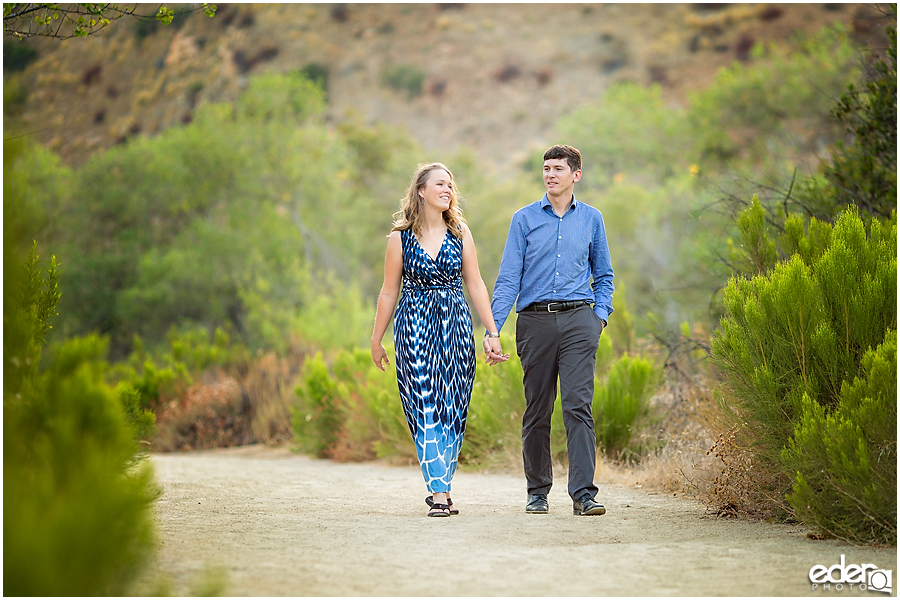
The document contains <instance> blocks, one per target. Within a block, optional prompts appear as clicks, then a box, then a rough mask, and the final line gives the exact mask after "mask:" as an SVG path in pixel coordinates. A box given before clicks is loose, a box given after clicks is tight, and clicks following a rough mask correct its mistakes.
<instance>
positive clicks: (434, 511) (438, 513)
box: [428, 502, 450, 517]
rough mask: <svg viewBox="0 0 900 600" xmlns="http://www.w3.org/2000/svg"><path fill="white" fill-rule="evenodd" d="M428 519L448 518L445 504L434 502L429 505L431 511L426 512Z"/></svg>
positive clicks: (448, 508)
mask: <svg viewBox="0 0 900 600" xmlns="http://www.w3.org/2000/svg"><path fill="white" fill-rule="evenodd" d="M428 516H429V517H449V516H450V507H449V506H447V505H446V504H441V503H440V502H435V503H434V504H432V505H431V510H429V511H428Z"/></svg>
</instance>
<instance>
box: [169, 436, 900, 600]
mask: <svg viewBox="0 0 900 600" xmlns="http://www.w3.org/2000/svg"><path fill="white" fill-rule="evenodd" d="M153 462H154V463H155V466H156V470H157V477H158V480H159V482H160V483H161V484H162V486H163V488H164V490H165V492H164V494H163V496H162V498H161V499H160V501H159V504H158V522H159V531H160V538H161V542H162V544H161V549H160V552H159V555H158V557H157V560H156V567H155V568H156V569H158V571H157V572H161V573H165V574H166V575H167V576H168V577H170V578H171V579H172V583H173V589H172V590H171V591H172V592H173V593H175V594H185V593H188V591H189V590H190V589H191V588H190V586H191V585H194V584H195V583H196V581H197V580H198V578H201V577H202V574H203V573H204V572H208V571H209V569H210V568H218V569H219V570H220V571H221V572H224V574H225V580H226V581H227V584H226V587H225V590H224V591H225V593H226V594H228V595H235V596H360V595H365V596H419V595H422V596H663V595H665V596H715V595H740V596H770V595H774V596H783V595H789V596H794V595H811V594H812V595H822V594H823V592H822V590H817V591H816V592H813V591H812V590H811V585H810V583H809V581H808V573H809V569H810V567H812V566H813V565H816V564H823V565H826V566H829V565H832V564H834V563H837V562H838V561H839V560H840V555H841V554H845V555H846V562H847V563H848V564H850V563H855V564H862V563H873V564H876V565H878V566H879V567H880V568H882V569H892V570H893V571H894V572H895V573H896V566H897V552H896V550H895V549H873V548H855V547H853V546H850V545H846V544H842V543H839V542H835V541H812V540H809V539H807V538H806V535H805V534H806V532H805V531H804V530H802V529H801V528H799V527H797V526H788V525H772V524H766V523H751V522H743V521H735V520H723V519H717V518H714V517H711V516H709V515H708V514H707V512H706V511H705V510H704V509H703V507H702V506H701V505H700V504H699V503H697V502H695V501H692V500H686V499H682V498H672V497H670V496H666V495H662V494H654V493H652V492H645V491H642V490H636V489H632V488H627V487H621V486H613V485H603V484H600V493H599V494H598V499H599V500H600V501H601V502H603V503H604V504H605V505H606V507H607V509H608V512H607V514H606V515H604V516H601V517H575V516H573V515H572V512H571V502H570V501H569V498H568V496H567V495H566V493H565V484H564V481H561V482H559V483H558V484H557V486H556V487H554V489H553V490H552V491H551V493H550V514H549V515H546V516H535V515H527V514H525V512H524V500H525V492H524V480H523V479H522V478H521V477H516V476H506V475H484V474H476V473H463V472H460V473H457V476H456V478H455V479H454V493H453V496H454V500H455V502H456V504H457V506H458V507H459V508H460V511H461V514H460V516H458V517H451V518H445V519H428V518H426V517H425V513H426V511H427V507H426V506H425V504H424V501H423V499H424V497H425V495H426V493H425V489H424V484H423V482H422V476H421V472H420V471H419V470H418V468H417V467H402V468H398V467H388V466H384V465H381V464H373V463H364V464H337V463H333V462H330V461H325V460H315V459H310V458H307V457H303V456H296V455H293V454H291V453H290V451H289V450H287V449H284V448H280V449H271V448H264V447H260V446H250V447H244V448H233V449H224V450H213V451H204V452H189V453H182V454H158V455H154V456H153ZM557 479H559V477H558V476H557ZM357 494H359V495H362V496H365V497H366V498H367V501H366V502H365V503H364V504H361V503H360V502H358V501H357V500H356V495H357ZM848 593H850V592H849V590H848V589H846V586H845V589H844V591H843V592H836V591H831V592H824V595H826V596H828V595H832V594H834V595H846V594H848ZM852 593H853V594H854V595H867V596H874V597H879V596H883V595H884V594H878V593H875V592H871V591H869V592H861V593H859V592H857V591H856V590H854V592H852Z"/></svg>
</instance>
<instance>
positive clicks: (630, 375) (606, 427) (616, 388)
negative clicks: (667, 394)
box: [593, 354, 660, 458]
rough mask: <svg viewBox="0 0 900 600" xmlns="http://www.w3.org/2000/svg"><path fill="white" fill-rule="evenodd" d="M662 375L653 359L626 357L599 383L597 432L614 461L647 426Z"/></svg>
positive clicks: (595, 392) (615, 364) (599, 441)
mask: <svg viewBox="0 0 900 600" xmlns="http://www.w3.org/2000/svg"><path fill="white" fill-rule="evenodd" d="M659 376H660V371H659V369H657V368H656V367H655V366H654V365H653V363H652V362H651V361H650V360H648V359H646V358H643V357H633V356H629V355H627V354H626V355H623V356H622V357H621V358H619V359H618V360H616V361H615V362H614V363H613V364H612V365H611V366H610V368H609V373H608V374H607V376H606V379H605V381H600V380H598V381H596V382H595V384H594V405H593V410H594V432H595V434H596V436H597V444H598V445H599V446H600V447H601V448H603V451H604V452H606V454H607V455H608V456H610V457H611V458H618V457H620V456H621V455H622V454H623V452H625V451H626V450H629V449H631V448H630V447H631V445H632V441H633V438H634V436H635V434H636V433H637V432H638V431H639V429H640V428H641V426H642V425H646V422H647V420H648V418H649V417H650V398H651V396H652V395H653V393H654V392H655V391H656V388H657V387H658V385H659Z"/></svg>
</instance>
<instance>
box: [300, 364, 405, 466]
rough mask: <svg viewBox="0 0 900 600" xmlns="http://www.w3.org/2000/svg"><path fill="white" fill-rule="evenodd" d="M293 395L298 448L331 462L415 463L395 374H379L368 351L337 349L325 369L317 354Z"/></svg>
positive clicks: (393, 372) (386, 371) (393, 371)
mask: <svg viewBox="0 0 900 600" xmlns="http://www.w3.org/2000/svg"><path fill="white" fill-rule="evenodd" d="M388 350H389V352H390V349H388ZM296 394H297V403H296V405H295V406H294V407H293V410H292V412H293V418H292V423H293V426H294V431H295V433H296V436H295V441H296V442H297V449H298V450H300V451H302V452H309V453H312V454H315V455H316V456H320V457H323V458H334V459H337V460H365V459H371V458H375V457H378V458H386V459H393V460H396V459H400V458H402V459H403V460H404V462H405V461H406V459H409V458H412V459H415V457H416V452H415V447H414V446H413V442H412V438H411V436H410V434H409V429H408V427H407V425H406V417H405V416H404V414H403V407H402V405H401V403H400V394H399V392H398V390H397V377H396V371H395V370H394V369H392V368H388V369H386V370H385V372H382V371H381V370H380V369H378V368H377V367H376V366H375V365H374V364H373V363H372V358H371V356H370V354H369V352H368V351H365V350H362V349H355V350H340V351H338V352H337V353H336V354H335V356H334V359H333V362H332V368H331V369H329V366H328V364H327V363H326V361H325V358H324V357H323V356H322V354H321V353H317V354H316V355H315V356H313V357H312V358H310V359H307V361H306V364H305V365H304V369H303V374H302V375H301V378H300V382H299V383H298V385H297V388H296Z"/></svg>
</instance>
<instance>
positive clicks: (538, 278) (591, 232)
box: [485, 146, 613, 515]
mask: <svg viewBox="0 0 900 600" xmlns="http://www.w3.org/2000/svg"><path fill="white" fill-rule="evenodd" d="M580 179H581V153H580V152H579V151H578V150H576V149H575V148H573V147H571V146H553V147H551V148H550V149H548V150H547V151H546V152H545V153H544V186H545V187H546V189H547V193H546V194H545V195H544V197H543V198H542V199H541V200H540V201H539V202H535V203H533V204H530V205H528V206H526V207H524V208H522V209H520V210H518V211H516V213H515V214H514V215H513V218H512V223H510V226H509V235H508V237H507V239H506V247H505V248H504V250H503V260H502V262H501V264H500V273H499V274H498V276H497V283H496V284H495V285H494V299H493V302H492V303H491V312H492V313H493V315H494V321H495V322H496V325H497V331H498V332H499V330H500V329H501V328H502V327H503V324H504V322H505V321H506V318H507V316H508V315H509V311H510V309H511V308H512V306H513V303H514V302H516V311H517V312H518V316H517V318H516V351H517V353H518V355H519V358H520V359H521V362H522V369H523V371H524V376H523V381H524V384H525V403H526V405H525V414H524V416H523V417H522V458H523V461H524V464H525V479H526V481H527V483H528V503H527V505H526V507H525V511H526V512H528V513H531V514H546V513H547V512H548V511H549V505H548V502H547V493H548V492H549V491H550V486H551V485H552V484H553V472H552V464H551V457H550V416H551V414H552V412H553V402H554V401H555V400H556V380H557V378H559V389H560V396H561V400H562V409H563V422H564V423H565V426H566V443H567V448H568V453H569V486H568V492H569V496H570V497H571V498H572V500H573V502H574V504H573V507H574V513H575V514H576V515H602V514H605V513H606V508H605V507H604V506H603V505H602V504H600V503H598V502H597V501H596V500H595V499H594V496H595V495H596V494H597V491H598V489H597V487H596V486H595V485H594V467H595V464H596V438H595V436H594V419H593V416H592V413H591V405H592V401H593V397H594V367H595V363H596V357H597V345H598V343H599V341H600V334H601V333H602V332H603V328H604V327H605V326H606V322H607V319H608V318H609V314H610V313H611V312H613V307H612V293H613V269H612V265H611V264H610V259H609V245H608V244H607V241H606V228H605V226H604V224H603V216H602V215H601V214H600V211H598V210H597V209H595V208H593V207H591V206H588V205H587V204H584V203H582V202H578V201H576V200H575V195H574V192H573V189H574V187H575V183H576V182H577V181H578V180H580ZM517 298H518V300H517ZM592 304H593V310H592V309H591V305H592ZM485 335H488V334H487V333H486V334H485Z"/></svg>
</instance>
